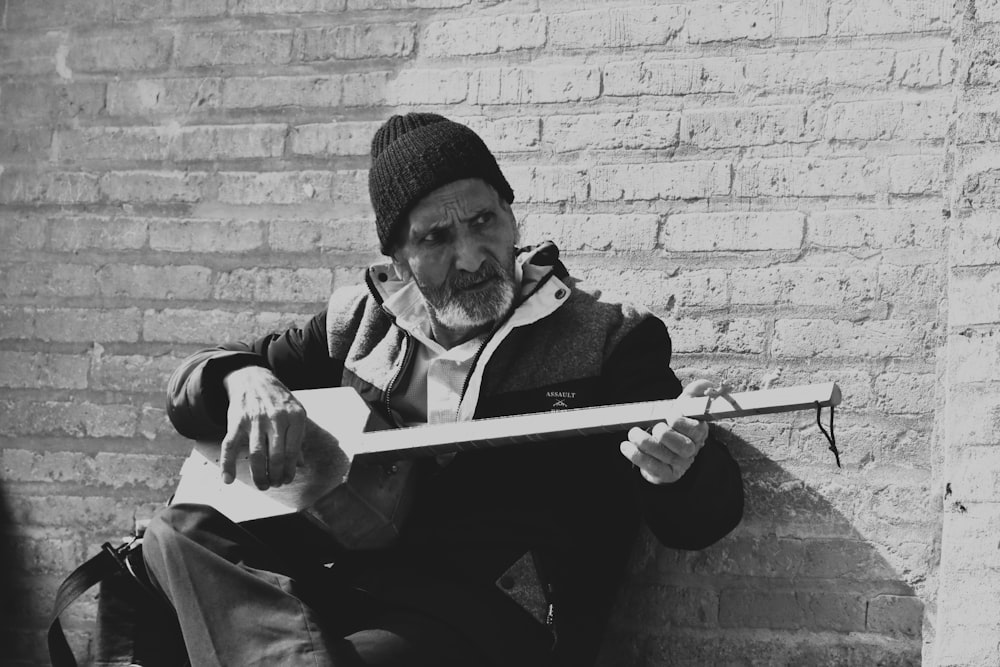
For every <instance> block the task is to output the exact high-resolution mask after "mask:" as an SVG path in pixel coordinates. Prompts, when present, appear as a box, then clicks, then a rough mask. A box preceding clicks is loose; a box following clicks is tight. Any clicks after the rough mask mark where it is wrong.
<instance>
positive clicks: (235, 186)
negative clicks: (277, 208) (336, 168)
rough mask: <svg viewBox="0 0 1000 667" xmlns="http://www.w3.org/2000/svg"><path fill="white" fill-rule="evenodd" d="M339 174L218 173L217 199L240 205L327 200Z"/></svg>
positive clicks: (312, 172)
mask: <svg viewBox="0 0 1000 667" xmlns="http://www.w3.org/2000/svg"><path fill="white" fill-rule="evenodd" d="M340 173H342V172H329V171H289V172H250V171H245V172H239V171H227V172H221V173H220V174H219V177H220V183H219V201H221V202H223V203H226V204H242V205H252V204H300V203H303V202H307V201H310V200H316V201H331V200H333V199H334V198H335V197H336V192H335V188H336V181H337V177H338V175H339V174H340Z"/></svg>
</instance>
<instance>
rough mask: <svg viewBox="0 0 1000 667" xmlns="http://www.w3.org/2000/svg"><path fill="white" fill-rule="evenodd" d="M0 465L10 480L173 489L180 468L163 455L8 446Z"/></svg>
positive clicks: (115, 487)
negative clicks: (41, 449) (39, 449)
mask: <svg viewBox="0 0 1000 667" xmlns="http://www.w3.org/2000/svg"><path fill="white" fill-rule="evenodd" d="M0 465H2V466H3V470H4V474H5V476H7V478H8V479H12V480H16V481H18V482H36V483H38V482H45V483H53V482H56V483H59V482H63V483H65V482H73V483H77V484H81V485H86V486H87V487H88V488H94V489H97V488H102V487H103V488H111V489H126V488H129V487H140V488H142V489H144V490H145V489H150V490H165V491H168V492H169V491H170V490H172V489H173V488H174V487H175V486H176V484H177V482H176V478H177V471H178V469H179V467H180V465H179V462H178V461H177V459H176V458H172V457H168V456H163V455H162V454H156V455H153V454H125V453H109V452H101V453H98V454H96V455H90V454H82V453H79V452H31V451H26V450H17V449H7V450H3V452H2V453H0Z"/></svg>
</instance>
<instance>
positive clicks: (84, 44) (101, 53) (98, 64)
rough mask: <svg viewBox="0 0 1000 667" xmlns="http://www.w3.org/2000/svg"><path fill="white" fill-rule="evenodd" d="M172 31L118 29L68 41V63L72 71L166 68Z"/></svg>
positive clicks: (120, 70) (114, 71) (171, 42)
mask: <svg viewBox="0 0 1000 667" xmlns="http://www.w3.org/2000/svg"><path fill="white" fill-rule="evenodd" d="M172 45H173V34H172V33H170V32H167V31H156V30H144V31H141V32H132V31H128V32H126V31H120V32H118V33H116V34H104V35H88V36H78V37H75V38H73V39H72V40H71V43H70V46H69V56H68V58H67V65H68V66H69V68H70V69H72V71H73V72H112V73H117V72H123V71H141V70H162V69H165V68H166V67H167V65H168V63H169V60H170V50H171V47H172Z"/></svg>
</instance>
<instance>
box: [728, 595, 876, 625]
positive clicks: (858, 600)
mask: <svg viewBox="0 0 1000 667" xmlns="http://www.w3.org/2000/svg"><path fill="white" fill-rule="evenodd" d="M719 625H720V626H722V627H730V628H732V627H739V628H774V629H784V630H794V629H812V630H827V631H829V630H834V631H838V632H857V631H862V630H864V629H865V598H864V596H862V595H860V594H857V593H834V592H830V591H803V590H788V591H782V590H774V589H771V590H765V591H753V590H740V589H733V588H730V589H725V590H723V591H722V593H721V595H720V601H719Z"/></svg>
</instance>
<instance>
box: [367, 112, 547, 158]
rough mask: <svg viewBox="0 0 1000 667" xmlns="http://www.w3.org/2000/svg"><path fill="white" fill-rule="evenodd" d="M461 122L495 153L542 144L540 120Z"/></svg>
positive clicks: (480, 117)
mask: <svg viewBox="0 0 1000 667" xmlns="http://www.w3.org/2000/svg"><path fill="white" fill-rule="evenodd" d="M460 122H462V123H463V124H465V125H468V126H469V128H471V129H472V130H473V131H474V132H475V133H476V134H478V135H479V136H480V137H481V138H482V140H483V143H485V144H486V145H487V146H489V148H490V151H492V152H493V153H510V152H516V151H533V150H538V148H539V145H540V144H541V134H542V125H541V119H540V118H521V117H517V116H514V117H512V118H487V117H485V116H473V117H470V118H462V119H460ZM373 134H374V132H373Z"/></svg>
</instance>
